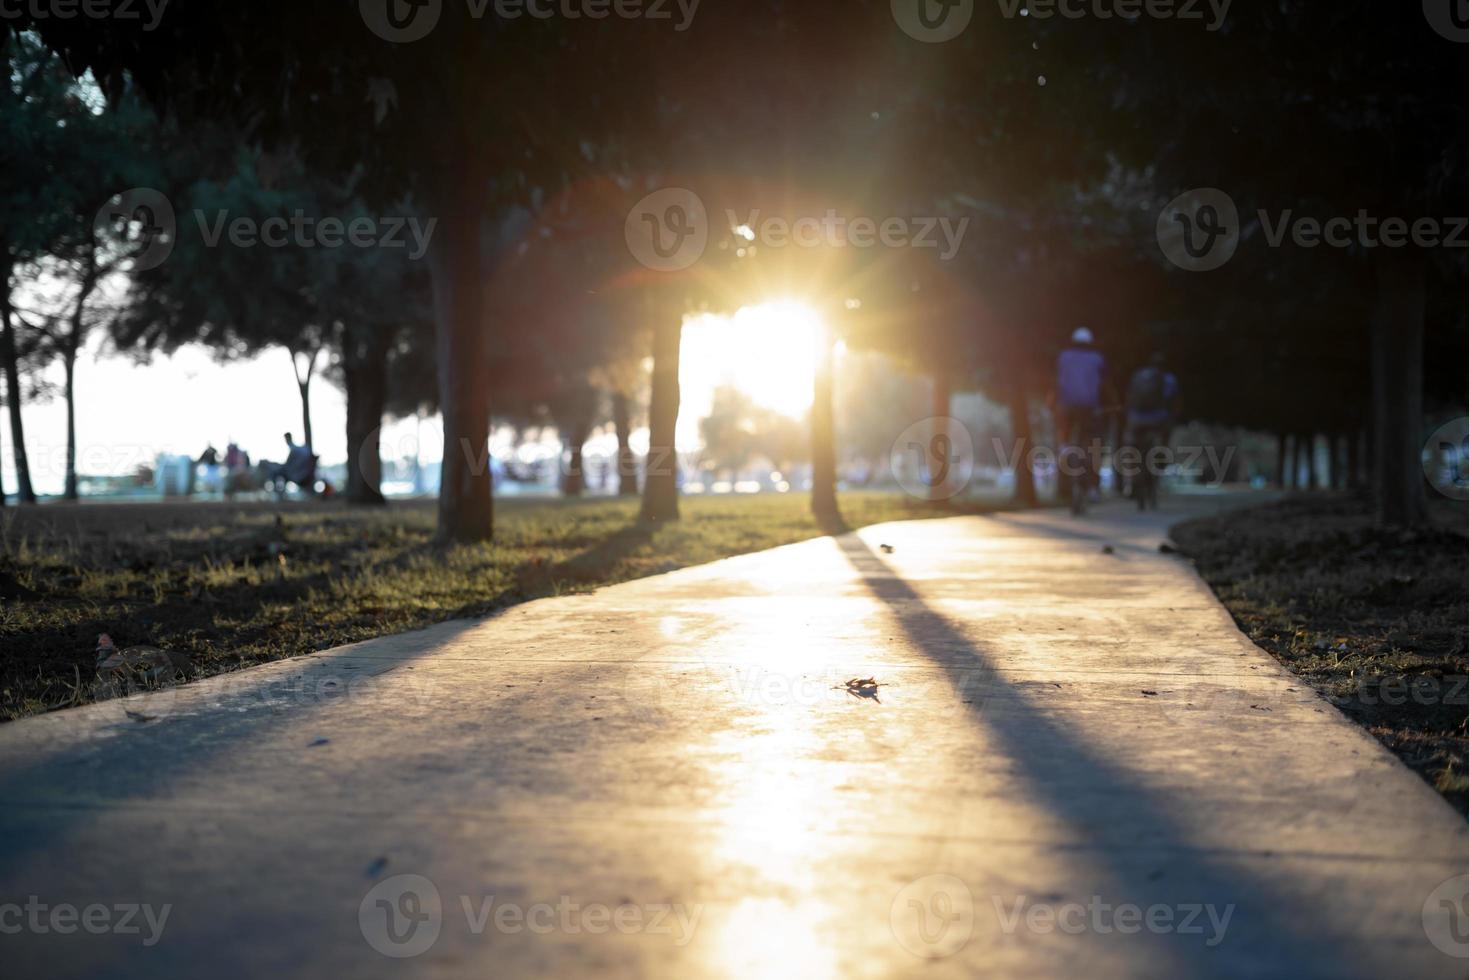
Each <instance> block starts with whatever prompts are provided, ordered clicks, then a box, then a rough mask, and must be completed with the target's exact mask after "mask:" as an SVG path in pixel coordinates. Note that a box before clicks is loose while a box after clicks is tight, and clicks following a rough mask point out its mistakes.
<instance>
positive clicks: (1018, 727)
mask: <svg viewBox="0 0 1469 980" xmlns="http://www.w3.org/2000/svg"><path fill="white" fill-rule="evenodd" d="M836 540H837V543H838V545H839V546H840V547H841V549H842V551H843V552H844V554H845V556H846V558H847V560H848V561H849V562H850V563H851V564H852V566H853V567H854V568H855V569H856V570H857V571H858V572H859V573H860V574H861V576H862V578H863V581H864V583H865V584H866V586H867V588H868V589H869V590H870V591H871V592H872V594H873V595H875V596H876V597H878V598H879V599H881V600H882V601H883V602H884V603H886V604H887V606H888V607H889V610H890V611H891V613H892V615H893V618H894V620H895V621H896V622H897V623H898V624H899V625H900V626H901V628H902V630H903V632H904V634H906V636H907V638H908V639H909V641H910V642H911V643H912V644H913V646H914V647H916V648H917V649H918V650H919V651H920V652H922V653H923V654H924V655H925V656H926V657H928V658H929V659H931V660H932V661H933V662H934V663H935V665H936V666H938V667H940V668H941V669H943V670H944V671H945V672H946V673H947V674H948V679H949V682H950V684H951V686H952V687H953V688H954V689H955V690H956V691H962V692H964V694H963V698H964V699H968V700H966V701H965V703H966V704H967V705H968V706H969V707H968V710H969V711H970V712H971V713H972V714H973V717H974V720H975V721H976V722H977V723H979V724H980V725H982V726H983V727H984V730H985V732H986V735H987V736H989V738H990V739H991V740H992V743H993V745H994V746H995V748H996V749H997V750H998V751H999V752H1000V753H1001V754H1003V755H1004V756H1005V757H1007V758H1008V759H1010V760H1013V761H1014V763H1015V773H1016V775H1018V777H1019V778H1020V779H1021V781H1022V782H1023V784H1024V786H1025V789H1026V791H1027V795H1028V796H1029V798H1030V799H1031V800H1032V801H1033V802H1034V803H1035V804H1036V805H1037V806H1038V807H1041V808H1043V809H1044V810H1046V811H1047V812H1049V813H1051V814H1054V815H1055V816H1057V817H1059V818H1060V819H1061V820H1062V821H1063V822H1064V823H1065V824H1066V825H1067V826H1068V827H1069V828H1070V829H1071V830H1072V832H1074V833H1075V835H1076V836H1077V837H1078V838H1080V839H1081V840H1082V842H1083V843H1081V844H1080V845H1079V846H1078V845H1077V844H1066V845H1058V847H1059V848H1060V849H1064V850H1068V851H1072V852H1075V853H1076V854H1077V857H1076V860H1077V861H1078V863H1079V865H1080V866H1082V867H1086V866H1087V865H1088V864H1090V865H1091V866H1092V867H1095V868H1097V869H1099V870H1101V871H1102V872H1104V873H1106V874H1107V875H1108V876H1109V878H1110V887H1111V888H1112V889H1114V893H1113V894H1105V895H1102V896H1100V898H1101V900H1102V901H1104V902H1107V903H1109V904H1110V905H1112V906H1114V907H1115V906H1116V905H1118V904H1121V903H1131V904H1134V905H1137V906H1139V907H1140V908H1142V909H1144V910H1147V909H1148V908H1149V907H1150V906H1154V905H1162V906H1167V907H1170V908H1174V909H1177V908H1178V906H1179V905H1180V903H1184V902H1189V903H1201V904H1202V903H1213V904H1214V905H1215V906H1216V907H1217V908H1218V909H1220V910H1222V909H1223V908H1224V907H1225V906H1226V905H1227V904H1231V903H1232V904H1233V905H1234V906H1235V912H1234V915H1233V919H1232V921H1231V923H1230V925H1229V928H1228V930H1227V932H1226V934H1225V938H1224V940H1223V942H1221V943H1219V944H1218V945H1217V946H1215V947H1213V948H1209V947H1206V946H1205V942H1204V941H1205V939H1206V938H1208V935H1209V933H1210V931H1211V930H1210V927H1209V926H1208V925H1207V918H1206V917H1202V916H1201V917H1200V920H1199V921H1201V922H1204V923H1205V925H1204V935H1187V936H1185V935H1180V934H1178V933H1177V932H1172V933H1169V934H1166V935H1165V934H1151V935H1150V934H1149V932H1148V930H1147V929H1146V928H1143V929H1142V930H1141V931H1140V932H1139V933H1138V934H1137V935H1129V936H1126V937H1123V938H1122V939H1119V942H1121V941H1127V942H1132V943H1137V944H1142V945H1140V946H1139V952H1140V953H1141V954H1142V955H1141V956H1139V957H1138V960H1137V962H1148V961H1150V960H1151V961H1153V962H1154V963H1155V965H1157V966H1161V965H1162V962H1161V961H1162V960H1164V959H1166V961H1168V962H1169V963H1170V965H1173V966H1176V967H1177V968H1178V971H1179V974H1180V975H1187V976H1196V977H1220V978H1225V977H1236V976H1240V975H1246V974H1249V975H1256V974H1261V973H1268V974H1271V975H1277V976H1296V977H1308V976H1331V977H1341V976H1353V975H1357V974H1359V973H1360V972H1361V970H1362V965H1361V964H1359V963H1356V962H1353V961H1352V960H1349V959H1347V958H1346V957H1347V953H1346V952H1345V951H1344V950H1343V949H1342V948H1341V947H1340V945H1339V944H1334V943H1333V942H1332V941H1331V940H1330V939H1329V938H1328V937H1326V936H1324V935H1322V932H1323V930H1322V929H1321V925H1322V923H1320V922H1319V921H1313V917H1312V916H1310V915H1303V914H1302V909H1301V908H1299V907H1298V904H1297V903H1296V902H1294V901H1293V900H1292V899H1291V898H1290V897H1289V896H1286V895H1283V894H1280V893H1279V892H1277V891H1276V890H1275V889H1274V888H1272V887H1271V886H1270V885H1268V884H1266V883H1264V882H1261V881H1259V880H1257V879H1255V878H1254V877H1253V876H1252V873H1251V872H1250V870H1249V869H1248V868H1247V867H1245V866H1244V865H1245V860H1246V859H1249V860H1256V861H1263V860H1268V856H1267V855H1268V851H1265V850H1264V849H1263V848H1262V852H1231V851H1228V850H1224V849H1221V848H1219V847H1217V846H1201V845H1200V843H1199V842H1198V841H1197V838H1196V835H1195V834H1194V833H1193V832H1192V831H1191V830H1190V828H1189V827H1188V826H1187V819H1186V818H1187V817H1188V816H1190V814H1189V811H1188V810H1187V809H1186V808H1187V807H1188V806H1189V805H1190V801H1187V800H1180V799H1177V798H1174V797H1172V796H1170V795H1169V794H1168V792H1167V791H1166V790H1164V789H1161V788H1155V787H1152V786H1149V785H1148V784H1147V782H1146V781H1145V780H1144V779H1140V778H1139V776H1142V775H1145V774H1142V773H1139V772H1136V771H1133V770H1130V769H1128V768H1127V767H1125V766H1124V765H1122V764H1121V763H1119V761H1118V760H1116V759H1114V758H1111V757H1109V756H1108V755H1105V754H1103V753H1102V752H1101V751H1099V750H1098V749H1097V748H1096V747H1094V746H1092V745H1089V744H1087V743H1086V742H1085V741H1083V740H1082V739H1081V738H1079V737H1078V735H1077V734H1075V733H1072V732H1070V731H1068V730H1067V729H1066V728H1065V727H1064V725H1063V724H1062V723H1060V722H1059V721H1058V719H1057V718H1056V717H1054V716H1052V715H1050V714H1048V713H1047V712H1046V711H1045V710H1044V708H1043V707H1041V706H1039V705H1037V704H1036V703H1035V702H1034V701H1032V700H1030V699H1028V698H1027V697H1026V696H1025V693H1024V691H1022V690H1020V686H1019V685H1016V684H1012V683H1010V682H1007V681H1005V680H1004V679H1003V675H1002V674H1000V673H999V671H998V667H997V663H996V661H995V660H994V658H993V657H991V656H989V655H987V654H986V652H985V651H984V650H982V649H979V648H977V647H976V646H975V644H974V643H973V642H972V641H971V640H970V639H969V638H967V637H966V636H965V635H964V634H963V632H962V631H961V630H960V629H958V628H957V627H956V626H955V625H953V624H952V623H950V622H949V621H948V620H947V619H945V618H944V617H943V616H942V615H940V614H939V613H937V612H935V611H934V610H933V609H932V608H930V607H929V606H928V605H927V604H926V603H925V602H924V600H923V598H922V597H921V596H920V595H919V594H918V592H917V591H915V589H914V588H913V587H912V586H911V585H909V584H908V583H907V582H906V581H904V580H903V579H902V578H901V577H900V575H899V574H898V573H897V572H896V571H895V570H894V569H893V568H892V567H891V566H889V565H888V564H887V563H886V562H884V561H883V560H882V558H880V557H879V556H878V555H877V554H875V553H874V552H873V550H872V549H871V548H870V547H869V546H868V545H867V544H866V543H865V542H864V541H863V540H862V539H861V538H860V537H858V536H857V535H856V534H848V535H845V536H843V537H839V538H837V539H836ZM966 655H967V657H968V658H972V659H970V660H969V661H968V662H965V658H966ZM976 670H978V671H980V672H981V675H982V676H983V678H984V680H983V683H982V690H981V693H979V694H976V693H975V691H974V690H973V688H974V685H973V677H972V675H973V674H974V673H975V671H976ZM1007 686H1008V687H1009V688H1010V689H1009V690H1008V691H1007V690H1005V689H1004V688H1005V687H1007ZM996 697H1004V710H1003V711H991V712H989V713H986V712H985V711H984V706H985V703H986V701H989V700H990V699H991V698H996ZM1220 750H1221V751H1224V749H1223V747H1221V749H1220ZM1153 775H1160V776H1161V775H1164V774H1153ZM1099 795H1100V796H1112V797H1113V798H1114V799H1115V801H1116V803H1117V804H1118V805H1120V806H1121V807H1122V808H1123V809H1122V813H1123V817H1122V819H1121V820H1120V821H1114V820H1111V819H1108V815H1107V814H1105V813H1100V812H1098V809H1097V803H1098V797H1099ZM1193 805H1194V806H1197V804H1196V803H1194V804H1193ZM1114 813H1115V811H1114ZM1267 846H1268V842H1267ZM1155 855H1156V860H1152V858H1153V857H1154V856H1155ZM1165 867H1166V872H1164V871H1163V869H1164V868H1165ZM1280 873H1281V872H1277V874H1280ZM961 877H962V875H961ZM1083 880H1084V879H1083ZM1076 884H1077V886H1078V887H1081V881H1080V880H1079V881H1078V882H1077V883H1076ZM997 897H998V898H999V899H1000V900H1002V901H1004V902H1005V903H1006V907H1009V904H1010V903H1013V901H1014V900H1015V899H1016V897H1017V896H1014V895H1008V896H997ZM1086 900H1087V896H1082V897H1080V898H1078V897H1077V896H1075V895H1071V896H1070V897H1068V899H1067V901H1068V902H1069V901H1082V902H1085V901H1086ZM975 910H976V915H977V916H983V915H988V914H991V903H990V902H989V901H987V900H986V899H985V898H983V897H981V896H976V901H975ZM1176 914H1177V913H1176ZM1180 918H1181V916H1179V918H1175V921H1176V922H1177V921H1179V920H1180ZM1055 938H1056V939H1059V940H1061V941H1065V940H1068V939H1071V938H1072V937H1069V936H1059V937H1055ZM1113 938H1116V937H1113Z"/></svg>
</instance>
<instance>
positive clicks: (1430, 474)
mask: <svg viewBox="0 0 1469 980" xmlns="http://www.w3.org/2000/svg"><path fill="white" fill-rule="evenodd" d="M1423 475H1424V476H1426V477H1427V478H1428V483H1429V486H1431V487H1433V489H1435V490H1437V491H1438V492H1439V493H1441V494H1443V495H1444V496H1445V497H1449V498H1451V499H1453V500H1469V417H1464V418H1457V419H1454V420H1453V421H1452V422H1450V423H1448V424H1447V425H1443V426H1440V427H1439V429H1438V431H1436V432H1434V434H1433V435H1431V436H1429V437H1428V444H1427V445H1426V446H1424V447H1423Z"/></svg>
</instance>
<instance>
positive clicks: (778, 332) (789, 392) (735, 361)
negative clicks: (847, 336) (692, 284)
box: [678, 300, 822, 448]
mask: <svg viewBox="0 0 1469 980" xmlns="http://www.w3.org/2000/svg"><path fill="white" fill-rule="evenodd" d="M821 331H822V322H821V315H820V314H819V313H817V312H816V311H815V310H813V309H811V308H810V307H809V306H806V305H805V304H803V303H801V302H799V301H798V300H776V301H772V302H769V303H762V304H760V305H759V306H746V307H743V308H741V309H740V310H739V311H738V312H736V313H735V314H734V316H722V315H718V314H703V315H701V316H697V317H690V318H689V320H688V321H687V323H685V325H684V332H683V351H682V358H681V369H680V372H679V380H680V382H681V384H682V386H683V398H684V411H683V412H681V413H680V415H679V438H678V442H679V446H680V448H683V447H689V448H696V447H697V446H698V445H699V441H700V437H699V420H700V419H702V418H704V417H705V416H707V415H708V414H709V411H710V408H711V406H712V404H713V399H714V391H715V389H716V388H719V387H721V386H723V385H732V386H734V387H736V388H739V389H740V390H741V391H743V392H744V393H745V394H747V395H749V396H750V398H751V399H753V400H754V401H755V402H757V403H758V404H760V405H763V406H765V407H766V408H770V409H773V410H774V411H777V412H780V413H781V414H782V415H789V416H790V417H791V418H795V419H799V418H804V417H805V415H806V413H807V412H808V411H809V410H810V408H811V383H812V377H813V376H814V374H815V370H816V346H817V342H818V340H819V339H820V336H821Z"/></svg>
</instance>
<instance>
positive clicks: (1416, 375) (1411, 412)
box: [1372, 248, 1425, 527]
mask: <svg viewBox="0 0 1469 980" xmlns="http://www.w3.org/2000/svg"><path fill="white" fill-rule="evenodd" d="M1376 252H1377V254H1376V256H1375V266H1376V273H1377V308H1376V311H1375V315H1374V316H1373V320H1372V409H1373V414H1374V416H1375V419H1376V430H1377V431H1376V451H1375V453H1374V456H1375V464H1376V472H1375V474H1374V477H1375V478H1374V481H1373V482H1374V487H1375V489H1376V495H1377V521H1378V523H1379V524H1381V525H1384V526H1396V527H1411V526H1413V525H1415V524H1420V523H1422V522H1423V520H1424V516H1425V511H1424V496H1423V462H1422V453H1423V444H1422V432H1421V430H1422V426H1423V317H1424V278H1425V276H1424V265H1423V259H1422V257H1421V256H1418V255H1416V254H1413V253H1411V252H1409V251H1407V250H1403V249H1388V248H1379V249H1377V250H1376Z"/></svg>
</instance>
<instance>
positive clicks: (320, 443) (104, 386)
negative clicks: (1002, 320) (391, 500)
mask: <svg viewBox="0 0 1469 980" xmlns="http://www.w3.org/2000/svg"><path fill="white" fill-rule="evenodd" d="M818 329H819V322H818V320H817V318H816V316H815V314H813V313H811V312H810V311H809V310H806V309H804V308H802V307H800V306H798V305H796V304H792V303H772V304H768V305H766V306H762V307H751V308H746V309H743V310H740V311H739V312H738V313H736V314H735V315H734V316H733V317H725V316H713V315H706V316H700V317H695V318H691V319H690V320H689V321H688V322H687V324H686V326H685V328H684V341H683V359H682V370H681V378H680V380H681V382H682V385H683V409H682V411H681V413H680V417H679V428H678V443H679V449H680V450H684V451H690V450H696V449H698V448H699V445H700V436H699V421H700V419H702V418H704V417H705V416H706V415H707V414H708V412H709V409H710V406H711V404H712V401H713V394H714V389H715V388H716V387H717V386H719V385H721V384H729V383H737V384H738V385H739V386H740V387H741V388H743V389H744V390H745V391H746V392H748V393H749V394H750V396H751V397H752V399H753V400H754V401H755V402H757V403H758V404H762V405H765V406H766V407H768V408H772V409H775V410H776V411H780V412H784V413H786V414H788V415H791V416H792V417H796V418H800V417H802V416H804V415H805V413H806V412H807V410H808V409H809V408H810V406H811V378H812V373H813V370H814V367H815V358H816V340H817V337H818ZM49 376H50V377H51V378H52V379H53V380H55V381H57V382H58V383H59V381H60V371H59V368H53V370H52V371H51V372H50V373H49ZM311 395H312V404H311V422H312V430H313V433H314V438H315V442H316V451H317V452H318V453H319V454H320V455H321V457H322V460H323V462H324V463H325V464H327V465H331V464H334V463H340V462H342V461H343V460H345V459H346V455H347V447H346V424H347V410H346V401H345V398H344V396H343V394H342V392H341V391H340V390H338V389H337V388H335V387H333V386H332V385H330V384H327V383H326V382H325V381H323V380H321V379H320V378H318V380H317V381H316V382H315V383H314V384H313V386H312V392H311ZM24 418H25V427H26V445H27V447H28V449H29V451H30V461H31V475H32V481H33V483H34V485H35V488H36V491H37V492H38V493H41V494H57V493H60V492H61V489H62V485H63V480H64V477H65V462H66V456H65V451H66V406H65V402H64V401H63V400H62V398H61V396H60V391H59V389H58V391H57V393H56V396H55V397H54V398H52V399H50V400H49V401H45V402H35V403H31V404H27V405H26V406H25V408H24ZM285 432H290V433H292V434H293V435H295V436H296V437H297V438H300V434H301V401H300V398H299V396H298V394H297V392H296V382H295V375H294V374H293V372H292V368H291V356H290V354H288V353H287V352H286V351H285V350H283V349H282V350H271V351H268V352H266V353H264V354H261V355H260V356H258V357H254V358H250V359H247V360H236V361H231V362H229V363H228V364H220V363H218V362H217V361H215V360H214V358H213V357H212V355H211V353H210V352H209V351H208V350H207V349H204V348H200V347H186V348H183V349H182V350H180V351H179V352H178V353H176V354H174V355H173V356H171V357H163V356H159V357H156V358H155V359H154V360H153V361H152V362H151V363H148V364H137V363H135V362H134V361H133V360H132V359H131V358H129V357H126V356H123V355H119V354H117V353H116V352H113V351H111V350H109V349H108V348H107V346H106V345H105V344H104V343H103V342H102V341H101V340H100V339H97V340H94V341H93V342H92V343H91V344H89V346H88V348H87V350H86V351H85V353H84V354H83V356H82V358H81V360H80V362H79V363H78V365H77V445H78V450H77V460H78V465H77V468H78V471H79V472H80V473H82V474H83V475H94V476H103V475H123V474H127V473H131V472H134V471H136V469H137V468H138V467H139V466H140V465H147V466H152V465H153V464H154V462H155V461H156V459H157V457H158V456H159V454H161V453H169V454H173V453H177V454H181V455H187V456H190V457H197V456H198V455H199V454H200V453H202V452H203V451H204V449H205V447H206V446H208V445H210V444H213V445H214V446H215V447H216V448H217V449H219V450H220V451H221V452H223V450H224V447H225V446H226V445H227V444H228V443H229V442H230V441H231V440H233V441H236V442H238V443H239V444H240V446H241V447H242V448H243V449H245V450H246V451H247V452H249V453H250V454H251V456H252V458H254V459H275V460H280V459H283V458H284V456H285V441H284V440H283V438H282V434H283V433H285ZM609 439H610V436H609V435H603V436H602V437H601V438H600V439H598V440H594V443H593V445H592V446H591V447H589V448H591V449H593V450H596V449H597V448H603V449H605V445H603V444H604V443H606V442H607V441H608V440H609ZM442 444H443V435H442V429H441V427H440V425H439V422H438V419H437V417H434V418H425V419H422V420H417V419H407V420H402V421H398V422H391V423H388V424H387V425H386V426H385V427H384V431H383V455H384V457H385V458H402V457H408V456H413V455H415V454H416V452H417V451H419V450H420V447H421V458H422V459H423V461H424V462H426V463H432V462H437V461H438V460H439V459H440V457H441V447H442ZM0 446H3V472H4V479H5V487H6V489H7V490H8V491H9V492H11V493H14V492H15V467H14V460H13V457H12V455H11V449H10V428H9V425H8V424H6V425H3V426H0ZM634 446H635V448H638V449H639V450H640V451H641V450H643V449H646V446H647V434H646V432H645V431H644V432H639V433H636V434H635V436H634ZM492 448H494V449H495V451H497V452H505V451H507V450H508V449H509V448H510V447H509V442H508V434H505V433H501V434H499V435H498V436H497V438H496V440H495V443H494V445H493V447H492Z"/></svg>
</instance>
